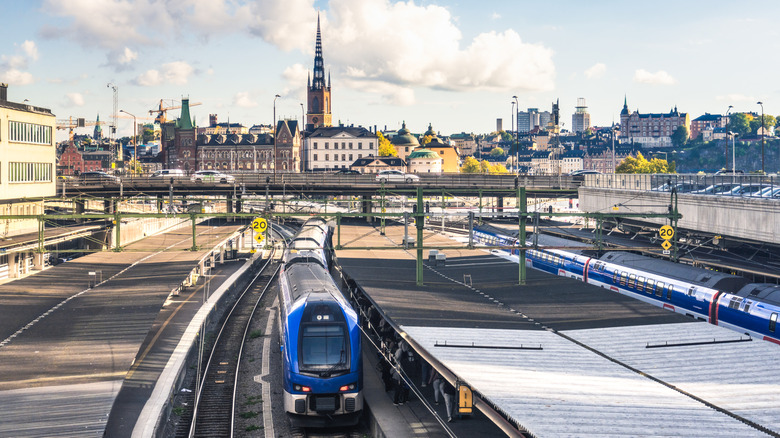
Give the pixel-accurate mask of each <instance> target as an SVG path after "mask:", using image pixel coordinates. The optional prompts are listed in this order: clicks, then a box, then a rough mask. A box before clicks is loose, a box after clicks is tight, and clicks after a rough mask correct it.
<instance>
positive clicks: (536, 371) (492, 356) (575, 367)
mask: <svg viewBox="0 0 780 438" xmlns="http://www.w3.org/2000/svg"><path fill="white" fill-rule="evenodd" d="M693 327H695V328H696V330H698V329H700V328H702V327H704V328H705V329H706V328H708V327H712V328H715V329H718V328H717V327H714V326H708V325H707V324H706V323H701V324H680V325H675V324H667V325H663V326H642V327H622V328H614V329H613V328H608V329H596V330H577V331H572V332H567V333H566V334H567V335H568V336H571V337H574V338H577V339H580V340H581V342H584V343H586V344H588V345H590V344H591V343H592V344H593V345H590V346H591V348H593V347H595V348H597V349H600V350H603V352H606V353H608V354H609V355H612V354H614V355H615V356H616V357H618V358H620V359H621V360H622V359H626V360H627V361H628V363H629V364H632V363H634V362H635V363H634V365H636V367H637V368H638V369H639V370H641V371H646V372H647V373H649V374H651V375H654V374H660V375H661V376H663V377H666V378H669V379H672V380H674V382H675V384H677V383H679V384H684V385H686V387H689V388H690V390H691V391H692V392H694V394H695V395H698V396H699V397H702V398H705V400H707V399H708V398H710V399H712V400H713V401H711V402H712V403H713V404H719V403H723V404H726V400H725V399H731V400H733V401H732V402H731V404H730V405H729V406H732V405H734V404H735V403H741V402H737V400H739V397H734V396H729V395H727V393H726V392H725V391H724V392H720V391H719V390H718V388H717V386H722V388H721V390H723V389H725V388H727V387H728V385H724V384H723V383H722V375H723V374H722V373H713V372H712V368H711V366H710V364H711V363H712V361H713V358H715V357H717V356H716V355H714V354H713V353H714V352H713V351H712V349H719V350H728V349H731V348H737V349H740V350H741V349H747V350H748V351H751V353H749V354H748V355H749V356H752V355H753V354H763V353H766V352H767V350H766V349H765V348H764V347H766V346H770V347H773V348H774V349H775V350H777V351H776V352H775V353H774V355H771V356H772V357H774V363H777V362H776V361H777V359H780V349H778V348H777V346H773V345H771V344H768V343H763V342H749V343H748V342H746V343H738V344H717V345H718V347H710V348H709V349H708V348H701V354H698V355H685V356H684V357H683V358H676V359H672V358H674V357H675V351H679V350H678V348H679V347H678V348H666V349H663V348H661V349H658V348H654V349H647V348H645V345H646V342H649V341H651V340H659V341H660V339H661V338H663V337H666V338H673V337H674V334H675V333H692V332H691V328H693ZM683 328H684V329H685V331H683V330H682V329H683ZM403 329H404V330H405V331H406V332H407V333H409V334H410V335H411V336H412V337H413V338H414V339H415V340H416V342H418V343H419V344H420V345H421V346H422V347H423V348H425V349H426V350H428V352H430V353H431V354H433V355H434V356H435V357H436V358H437V359H438V360H440V361H441V362H442V363H443V364H444V365H445V366H447V367H448V368H449V369H450V370H452V371H453V372H454V373H456V374H457V375H458V376H459V377H460V378H462V379H463V380H465V381H467V382H469V384H470V385H471V386H472V388H473V389H475V390H477V391H479V392H480V393H481V394H483V395H484V396H485V397H486V398H488V399H489V400H490V401H492V402H493V403H495V404H497V405H498V406H499V407H501V409H503V410H504V411H505V412H507V413H508V414H509V415H510V416H511V417H512V418H514V419H515V420H516V421H517V422H518V423H519V424H520V425H522V426H523V427H525V428H526V429H527V430H529V431H530V432H531V433H533V434H534V435H535V436H539V437H567V436H573V437H582V436H598V437H609V436H615V437H618V436H619V437H626V436H675V437H702V436H739V437H748V436H766V434H764V433H762V432H761V431H759V430H757V429H755V428H753V427H750V426H749V425H747V424H744V423H742V422H740V421H738V420H737V419H735V418H732V417H730V416H728V415H726V414H724V413H721V412H719V411H717V410H715V409H713V408H711V407H708V406H707V405H705V404H704V403H702V402H699V401H697V400H695V399H694V398H692V397H689V396H687V395H685V394H683V393H681V392H678V391H675V390H674V389H672V388H669V387H667V386H665V385H663V384H661V383H658V382H656V381H654V380H652V379H650V378H647V377H645V376H643V375H641V374H639V373H637V372H635V371H632V370H631V369H629V368H628V367H626V366H623V365H621V364H619V363H616V362H613V361H611V360H609V359H608V358H605V357H603V356H601V355H599V354H597V353H595V352H593V351H591V350H589V349H588V348H585V347H583V346H581V345H578V344H577V343H575V342H572V341H570V340H568V339H566V338H565V337H563V336H559V335H556V334H555V333H553V332H548V331H528V330H499V329H468V328H452V327H446V328H444V327H403ZM705 331H707V330H705ZM713 334H716V335H717V336H721V337H724V336H728V337H732V338H733V337H734V336H737V337H738V336H739V335H738V334H734V333H733V332H731V331H727V330H725V329H718V331H717V333H710V332H707V336H710V337H711V335H713ZM701 337H702V336H701V335H700V334H698V332H697V333H693V334H685V335H682V336H679V338H693V339H695V338H701ZM444 342H447V343H448V344H461V345H471V344H472V343H474V344H476V345H478V346H502V347H506V346H514V347H519V346H521V345H525V346H539V345H541V347H542V350H506V349H500V350H499V349H495V350H491V349H484V348H479V349H477V348H448V347H441V346H435V345H436V343H439V344H442V343H444ZM760 344H765V345H760ZM663 350H665V351H663ZM691 350H696V348H692V349H691ZM728 363H729V365H726V363H725V362H724V364H723V365H722V366H723V367H724V368H726V367H728V366H731V367H732V368H731V369H732V370H739V369H744V368H743V367H742V366H737V364H735V363H731V362H728ZM769 363H772V362H769ZM682 364H684V365H685V368H688V370H689V371H687V372H685V373H682V374H680V375H677V376H676V377H675V372H679V371H680V369H681V368H683V367H682V366H681V365H682ZM718 367H720V365H719V366H718ZM765 367H766V365H765ZM753 369H754V368H753ZM751 371H752V369H751ZM732 373H733V371H732ZM727 374H728V373H727ZM740 374H742V373H740ZM750 374H751V373H745V376H746V377H745V379H746V380H747V381H746V382H743V383H748V382H749V381H750V380H749V379H750V378H749V377H747V376H749V375H750ZM718 375H720V376H721V377H720V378H719V376H718ZM697 381H698V382H699V383H686V382H697ZM775 381H777V379H775ZM751 383H754V384H755V388H753V389H752V390H751V391H750V392H751V393H752V392H756V391H755V390H758V392H760V393H762V394H767V395H766V396H765V397H762V398H760V399H759V403H758V404H759V405H761V406H762V408H753V414H751V415H752V417H753V418H755V420H754V421H761V424H764V425H765V426H768V425H769V424H780V423H778V421H776V420H777V418H776V417H775V416H774V415H776V413H777V412H780V404H778V403H776V402H775V404H774V409H772V408H770V407H767V406H765V404H766V403H769V401H770V399H772V397H771V396H770V395H769V394H771V393H774V394H778V391H777V390H776V383H774V382H767V383H768V385H769V386H767V387H766V388H764V383H763V382H751ZM730 389H735V388H730ZM744 389H746V390H747V389H748V388H747V387H746V388H744ZM736 392H737V394H739V391H736ZM719 393H720V394H722V395H717V394H719ZM757 395H758V394H757ZM715 401H717V402H718V403H715ZM758 411H761V412H762V414H761V415H759V413H758ZM744 412H745V413H748V408H747V407H745V410H744ZM767 422H771V423H767Z"/></svg>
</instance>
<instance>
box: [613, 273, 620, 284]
mask: <svg viewBox="0 0 780 438" xmlns="http://www.w3.org/2000/svg"><path fill="white" fill-rule="evenodd" d="M619 274H620V272H618V271H617V270H615V272H614V273H613V274H612V283H614V284H617V282H618V275H619Z"/></svg>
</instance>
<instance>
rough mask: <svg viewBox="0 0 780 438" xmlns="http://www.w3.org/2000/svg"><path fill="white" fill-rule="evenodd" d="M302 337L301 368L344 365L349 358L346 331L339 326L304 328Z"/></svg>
mask: <svg viewBox="0 0 780 438" xmlns="http://www.w3.org/2000/svg"><path fill="white" fill-rule="evenodd" d="M302 335H303V336H302V337H301V355H300V361H301V368H307V369H312V368H315V369H317V368H321V367H326V368H327V367H332V366H334V365H343V364H345V363H346V361H347V358H346V357H345V354H344V352H345V351H346V350H347V343H346V337H345V336H344V329H343V328H342V327H341V326H338V325H315V326H304V328H303V334H302Z"/></svg>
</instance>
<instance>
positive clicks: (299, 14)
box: [249, 0, 333, 52]
mask: <svg viewBox="0 0 780 438" xmlns="http://www.w3.org/2000/svg"><path fill="white" fill-rule="evenodd" d="M332 3H333V2H331V7H332ZM251 10H252V18H251V23H250V24H249V31H250V32H251V33H252V34H253V35H255V36H258V37H260V38H262V39H264V40H265V41H268V42H269V43H271V44H274V45H276V46H277V47H279V48H281V49H282V50H293V49H300V50H304V51H307V52H308V51H310V50H312V48H313V44H312V43H313V42H314V31H315V28H314V27H309V26H307V24H314V23H316V22H317V8H315V7H314V0H257V1H255V2H254V3H253V4H252V8H251ZM320 17H321V19H322V25H323V27H324V25H325V23H326V17H325V14H321V15H320ZM304 29H311V30H310V31H308V32H307V31H303V30H304Z"/></svg>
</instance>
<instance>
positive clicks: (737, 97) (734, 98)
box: [716, 93, 758, 102]
mask: <svg viewBox="0 0 780 438" xmlns="http://www.w3.org/2000/svg"><path fill="white" fill-rule="evenodd" d="M716 99H717V100H726V101H729V102H755V101H756V100H758V99H757V98H756V97H755V96H746V95H744V94H740V93H733V94H726V95H725V96H717V97H716Z"/></svg>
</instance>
